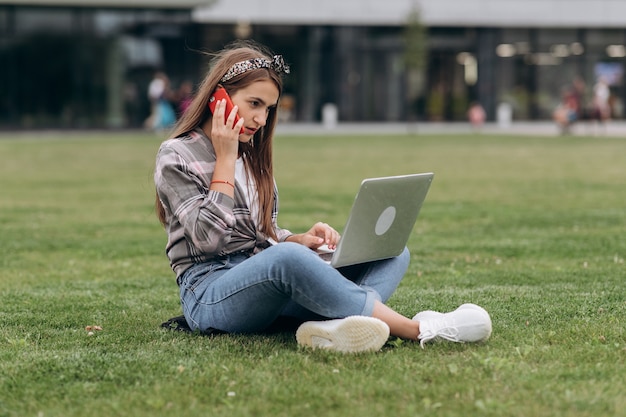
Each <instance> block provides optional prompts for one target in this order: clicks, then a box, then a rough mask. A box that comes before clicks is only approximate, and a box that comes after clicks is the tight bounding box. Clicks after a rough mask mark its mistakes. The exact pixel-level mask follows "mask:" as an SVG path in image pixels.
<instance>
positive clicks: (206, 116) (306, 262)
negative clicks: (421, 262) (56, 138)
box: [155, 42, 491, 352]
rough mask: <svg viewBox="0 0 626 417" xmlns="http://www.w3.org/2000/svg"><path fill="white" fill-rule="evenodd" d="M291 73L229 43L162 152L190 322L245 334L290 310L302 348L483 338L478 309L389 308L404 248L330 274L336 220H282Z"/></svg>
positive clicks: (262, 53)
mask: <svg viewBox="0 0 626 417" xmlns="http://www.w3.org/2000/svg"><path fill="white" fill-rule="evenodd" d="M287 73H289V67H288V66H287V65H285V63H284V62H283V59H282V57H281V56H277V55H272V54H271V53H269V51H267V50H266V48H264V47H262V46H260V45H257V44H254V43H250V42H248V43H237V44H233V45H231V46H230V47H228V48H226V49H225V50H223V51H222V52H220V53H219V54H217V55H216V56H215V57H214V59H213V61H212V65H211V69H210V71H209V72H208V74H207V75H206V77H205V79H204V81H203V82H202V84H201V85H200V87H199V89H198V91H197V92H196V94H195V95H194V99H193V101H192V103H191V104H190V106H189V108H188V109H187V111H186V112H185V114H184V115H183V116H182V118H181V119H180V121H179V122H178V123H177V125H176V127H175V129H174V132H173V134H172V138H171V139H169V140H167V141H165V142H163V144H162V145H161V147H160V149H159V152H158V155H157V160H156V170H155V184H156V190H157V201H156V207H157V212H158V216H159V218H160V220H161V222H162V223H163V225H164V227H165V229H166V231H167V234H168V242H167V247H166V253H167V256H168V257H169V260H170V264H171V266H172V269H173V270H174V273H175V274H176V279H177V283H178V286H179V289H180V299H181V304H182V309H183V313H184V316H185V319H186V321H187V324H188V325H189V327H190V328H191V329H192V330H198V331H201V332H211V331H213V330H219V331H222V332H231V333H252V332H260V331H263V330H264V329H267V328H268V327H269V326H271V325H272V323H274V322H275V321H276V320H277V319H279V318H282V317H290V318H293V319H296V320H298V321H299V322H301V323H302V324H301V325H300V326H299V327H298V329H297V332H296V339H297V342H298V343H299V344H300V345H304V346H309V347H312V348H326V349H332V350H337V351H341V352H360V351H374V350H378V349H380V348H381V347H382V346H383V345H384V344H385V342H386V341H387V338H388V337H389V335H390V334H392V335H394V336H397V337H401V338H404V339H410V340H415V341H417V340H419V341H421V343H422V345H423V343H424V342H427V341H429V340H434V339H447V340H451V341H455V342H475V341H482V340H486V339H487V338H488V337H489V336H490V334H491V319H490V317H489V314H488V313H487V312H486V311H485V310H484V309H482V308H481V307H478V306H476V305H474V304H464V305H462V306H461V307H459V308H458V309H457V310H455V311H453V312H451V313H447V314H443V313H437V312H433V311H425V312H422V313H420V314H417V315H416V316H415V317H414V318H413V319H409V318H407V317H404V316H402V315H400V314H398V313H396V312H395V311H393V310H392V309H391V308H389V307H387V306H386V305H385V304H384V302H385V301H386V300H387V299H388V298H389V297H390V296H391V295H392V293H393V292H394V291H395V289H396V287H397V286H398V284H399V283H400V280H401V279H402V277H403V276H404V274H405V272H406V270H407V268H408V264H409V253H408V250H406V249H405V251H404V252H403V253H402V254H401V255H400V256H398V257H396V258H392V259H386V260H382V261H377V262H372V263H369V264H362V265H357V266H353V267H346V268H340V269H334V268H333V267H331V266H329V265H327V264H326V263H325V262H323V261H322V260H321V259H320V258H319V257H318V255H317V254H316V252H315V251H314V250H313V249H316V248H318V247H320V246H321V245H323V244H326V245H328V247H329V248H331V249H334V248H335V247H336V245H337V242H338V241H339V239H340V236H339V234H338V233H337V231H336V230H334V229H333V228H332V227H331V226H329V225H328V224H326V223H316V224H314V225H313V226H312V227H311V228H310V229H309V230H308V231H306V232H304V233H298V234H294V233H291V232H290V231H288V230H286V229H282V228H280V227H278V225H277V223H276V219H277V214H278V213H277V211H278V191H277V188H276V184H275V182H274V176H273V166H272V138H273V134H274V126H275V124H276V119H277V115H276V111H277V105H278V100H279V98H280V96H281V93H282V79H281V77H282V76H283V74H287ZM218 87H223V88H224V89H225V90H226V91H227V93H228V94H229V95H230V98H231V99H232V103H233V104H234V108H233V109H232V110H231V111H229V112H227V111H226V101H225V100H224V99H218V100H215V101H216V105H215V109H214V113H213V112H211V110H210V109H209V104H210V101H211V99H210V98H211V96H212V95H213V94H214V93H215V92H216V90H217V88H218ZM237 117H238V120H237V121H236V118H237Z"/></svg>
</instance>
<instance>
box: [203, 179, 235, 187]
mask: <svg viewBox="0 0 626 417" xmlns="http://www.w3.org/2000/svg"><path fill="white" fill-rule="evenodd" d="M213 184H226V185H230V186H231V187H233V188H235V184H233V183H232V182H228V181H223V180H213V181H211V183H210V184H209V185H213Z"/></svg>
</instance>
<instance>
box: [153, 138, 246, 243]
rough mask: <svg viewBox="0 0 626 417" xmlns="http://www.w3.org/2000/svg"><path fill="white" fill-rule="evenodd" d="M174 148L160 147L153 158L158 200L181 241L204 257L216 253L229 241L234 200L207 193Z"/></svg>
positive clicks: (233, 217)
mask: <svg viewBox="0 0 626 417" xmlns="http://www.w3.org/2000/svg"><path fill="white" fill-rule="evenodd" d="M191 166H192V165H190V164H189V162H188V161H185V160H184V158H183V157H182V156H181V155H179V154H178V153H177V152H176V151H175V150H174V149H171V148H169V147H162V148H161V149H160V151H159V153H158V156H157V163H156V170H155V185H156V189H157V194H158V196H159V199H160V200H161V202H162V203H163V205H164V206H165V207H167V208H168V212H169V213H168V215H170V216H171V217H172V218H171V219H169V220H168V223H172V222H177V223H179V224H180V227H181V228H182V232H183V234H184V236H185V238H186V239H187V240H188V241H189V242H191V244H193V246H195V248H196V249H197V250H199V251H200V252H202V253H204V254H215V255H217V254H219V253H220V251H221V250H222V249H223V248H224V246H225V245H226V244H227V243H228V242H229V240H230V237H231V233H232V229H233V226H234V225H235V216H234V214H233V207H234V200H233V199H232V198H231V197H229V196H227V195H226V194H223V193H220V192H217V191H211V190H209V189H208V188H207V185H206V184H205V183H204V182H203V181H202V179H201V176H202V175H203V174H202V173H198V172H194V170H193V169H192V168H191Z"/></svg>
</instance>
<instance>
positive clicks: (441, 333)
mask: <svg viewBox="0 0 626 417" xmlns="http://www.w3.org/2000/svg"><path fill="white" fill-rule="evenodd" d="M433 323H436V325H434V326H433V327H434V328H436V329H437V332H436V333H433V332H430V331H429V332H428V333H426V334H425V335H422V337H421V339H420V346H421V347H422V349H424V343H426V342H428V341H430V340H433V339H434V338H436V337H439V338H441V339H445V340H449V341H450V342H458V341H459V329H457V328H456V327H455V326H451V325H450V324H449V323H446V321H445V320H438V321H435V322H433Z"/></svg>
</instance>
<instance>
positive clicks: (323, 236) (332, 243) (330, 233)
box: [287, 222, 341, 250]
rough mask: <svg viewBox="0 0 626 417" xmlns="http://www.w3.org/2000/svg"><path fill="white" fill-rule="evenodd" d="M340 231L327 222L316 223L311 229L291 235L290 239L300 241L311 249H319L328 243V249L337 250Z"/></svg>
mask: <svg viewBox="0 0 626 417" xmlns="http://www.w3.org/2000/svg"><path fill="white" fill-rule="evenodd" d="M340 237H341V236H339V233H338V232H337V231H336V230H335V229H333V228H332V227H330V226H329V225H328V224H326V223H321V222H319V223H315V224H314V225H313V227H311V228H310V229H309V231H307V232H305V233H301V234H297V235H291V236H289V237H288V238H287V240H288V241H293V242H298V243H300V244H301V245H304V246H306V247H308V248H311V249H317V248H319V247H320V246H322V245H324V244H325V245H327V246H328V249H331V250H335V249H336V248H337V243H339V239H340Z"/></svg>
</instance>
